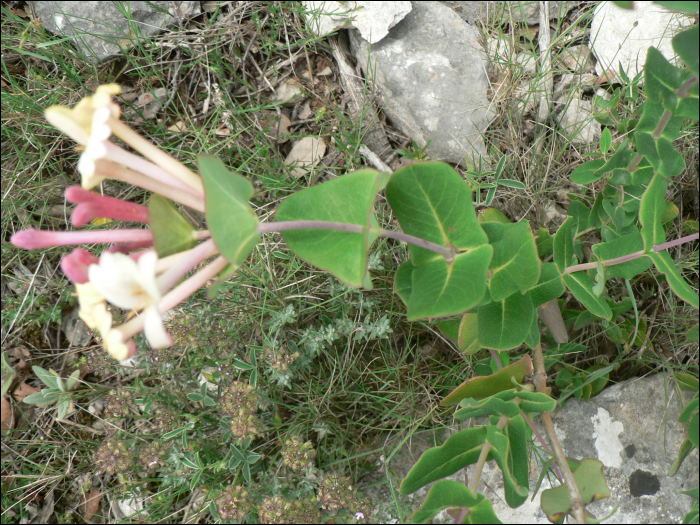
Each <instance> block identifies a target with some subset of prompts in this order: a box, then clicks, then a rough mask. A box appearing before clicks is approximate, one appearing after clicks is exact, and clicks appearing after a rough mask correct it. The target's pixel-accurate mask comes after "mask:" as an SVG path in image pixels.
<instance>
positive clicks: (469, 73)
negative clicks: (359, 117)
mask: <svg viewBox="0 0 700 525" xmlns="http://www.w3.org/2000/svg"><path fill="white" fill-rule="evenodd" d="M350 40H351V43H352V48H353V52H354V54H355V56H356V57H357V59H358V61H359V62H360V65H361V67H362V69H363V70H364V72H365V76H367V77H368V78H370V79H372V80H374V82H375V84H376V86H377V87H378V88H379V92H380V95H381V102H382V106H383V109H384V111H385V112H386V114H387V116H388V117H389V120H391V122H392V124H393V125H394V126H395V127H396V128H398V129H399V130H400V131H401V132H403V133H404V134H406V135H407V136H409V137H411V138H412V139H413V140H415V141H416V142H417V143H418V144H419V145H420V146H424V145H425V144H426V143H427V141H428V140H432V143H431V145H430V146H429V147H428V149H427V153H428V155H430V156H431V157H432V158H434V159H436V160H445V161H449V162H454V163H460V162H463V161H464V158H465V156H471V155H472V154H473V153H474V152H478V153H482V154H484V153H485V147H484V143H483V141H482V139H481V135H480V133H481V132H483V131H484V130H485V129H486V127H487V126H488V125H489V123H490V122H491V120H493V118H494V116H495V111H494V110H493V109H491V108H490V107H489V102H488V99H487V98H486V95H487V90H488V88H489V84H488V78H487V76H486V70H485V67H486V63H487V62H486V56H485V54H484V52H483V50H482V48H481V47H480V46H479V43H478V41H479V33H478V32H477V31H476V30H475V29H474V28H472V27H471V26H469V25H468V24H466V23H465V22H464V21H463V20H462V19H460V17H459V16H457V14H456V13H455V12H454V11H452V10H451V9H450V8H448V7H447V6H445V5H443V4H441V3H439V2H413V10H412V11H411V13H409V14H408V15H407V16H406V18H404V19H403V20H402V21H401V22H399V23H398V24H397V25H396V26H395V27H394V28H393V29H391V30H390V31H389V35H388V36H386V37H385V38H384V39H383V40H382V41H381V42H380V43H379V44H375V45H373V46H371V67H368V56H369V52H370V48H369V46H368V44H367V42H366V41H364V40H363V39H362V38H360V37H359V36H358V35H357V34H356V33H355V32H354V31H351V32H350ZM368 69H369V71H368Z"/></svg>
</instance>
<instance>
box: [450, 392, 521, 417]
mask: <svg viewBox="0 0 700 525" xmlns="http://www.w3.org/2000/svg"><path fill="white" fill-rule="evenodd" d="M513 397H515V395H514V396H513ZM460 405H461V406H462V407H464V408H460V409H459V410H457V412H455V417H456V418H457V419H468V418H470V417H479V416H488V415H494V416H500V415H505V416H508V417H515V416H517V415H518V414H520V407H519V406H518V405H517V404H516V403H513V402H512V401H504V400H503V399H499V398H498V397H497V396H491V397H487V398H486V399H482V400H477V399H473V398H470V399H463V400H462V402H461V403H460Z"/></svg>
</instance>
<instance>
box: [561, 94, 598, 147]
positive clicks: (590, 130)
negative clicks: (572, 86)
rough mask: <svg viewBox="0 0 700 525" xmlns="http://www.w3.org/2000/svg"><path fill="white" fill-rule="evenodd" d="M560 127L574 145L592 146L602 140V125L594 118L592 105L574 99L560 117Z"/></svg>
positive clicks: (585, 101)
mask: <svg viewBox="0 0 700 525" xmlns="http://www.w3.org/2000/svg"><path fill="white" fill-rule="evenodd" d="M558 120H559V126H560V128H561V130H562V132H563V133H564V134H566V135H567V136H568V137H569V138H570V140H571V143H572V144H574V145H586V144H592V143H594V142H596V141H597V140H598V139H600V134H601V132H602V130H601V127H600V124H599V123H598V122H597V121H596V120H595V119H594V118H593V112H592V109H591V103H590V102H589V101H587V100H581V99H579V98H574V99H573V100H571V102H570V103H569V105H568V106H566V107H565V108H564V111H562V113H561V114H560V115H559V117H558Z"/></svg>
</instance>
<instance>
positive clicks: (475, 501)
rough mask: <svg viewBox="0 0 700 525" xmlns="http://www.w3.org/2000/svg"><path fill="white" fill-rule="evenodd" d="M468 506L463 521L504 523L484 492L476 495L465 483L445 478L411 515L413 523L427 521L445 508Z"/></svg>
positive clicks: (432, 489)
mask: <svg viewBox="0 0 700 525" xmlns="http://www.w3.org/2000/svg"><path fill="white" fill-rule="evenodd" d="M452 507H462V508H468V509H469V512H468V513H467V515H466V516H465V518H464V520H463V521H462V523H502V522H501V521H500V520H499V519H498V517H497V516H496V514H495V513H494V512H493V507H492V506H491V502H490V501H489V500H488V499H486V498H485V497H484V495H483V494H477V495H476V496H474V495H473V494H472V492H471V490H469V488H468V487H466V486H465V485H464V484H463V483H458V482H456V481H452V480H451V479H443V480H441V481H438V482H437V483H435V485H433V486H432V487H430V490H429V491H428V495H427V496H426V498H425V501H424V502H423V505H421V506H420V508H419V509H418V510H417V511H416V512H415V513H414V514H413V516H411V520H410V521H411V523H426V522H427V521H429V520H430V519H432V518H434V517H435V515H436V514H437V513H438V512H440V511H441V510H444V509H449V508H452Z"/></svg>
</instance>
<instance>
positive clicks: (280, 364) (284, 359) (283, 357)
mask: <svg viewBox="0 0 700 525" xmlns="http://www.w3.org/2000/svg"><path fill="white" fill-rule="evenodd" d="M263 359H264V360H265V361H267V363H268V364H269V366H270V370H272V371H275V372H286V371H287V370H289V365H291V364H292V363H293V362H294V361H296V360H297V359H299V352H294V353H293V354H290V353H289V350H287V349H285V348H280V349H277V350H276V349H274V348H272V347H268V348H265V350H264V351H263Z"/></svg>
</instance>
